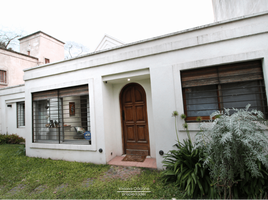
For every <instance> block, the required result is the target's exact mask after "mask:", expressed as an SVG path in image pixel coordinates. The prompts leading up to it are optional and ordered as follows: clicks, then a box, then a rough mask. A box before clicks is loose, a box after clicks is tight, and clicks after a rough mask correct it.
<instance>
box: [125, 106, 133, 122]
mask: <svg viewBox="0 0 268 200" xmlns="http://www.w3.org/2000/svg"><path fill="white" fill-rule="evenodd" d="M133 113H134V111H133V106H126V107H125V120H126V122H129V121H132V122H133V121H134V116H133Z"/></svg>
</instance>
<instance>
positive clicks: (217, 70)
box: [181, 60, 268, 122]
mask: <svg viewBox="0 0 268 200" xmlns="http://www.w3.org/2000/svg"><path fill="white" fill-rule="evenodd" d="M181 82H182V95H183V105H184V113H185V114H186V116H187V118H186V121H187V122H194V121H196V118H197V117H198V116H200V115H196V116H195V115H194V114H193V113H194V112H195V113H198V111H199V112H201V113H202V111H203V112H206V111H207V110H205V109H204V110H194V109H193V110H191V111H190V109H189V107H190V106H191V105H192V107H194V106H195V105H197V106H196V107H201V106H200V105H201V104H202V103H203V102H202V100H203V101H204V99H205V98H212V97H214V99H215V97H216V98H217V102H213V103H217V106H218V108H217V109H212V111H211V113H213V111H216V110H221V111H223V110H224V104H225V105H228V104H229V105H231V104H233V105H237V104H238V103H240V101H237V100H236V101H230V100H226V97H228V95H226V94H225V95H224V93H228V92H229V93H230V91H231V90H240V91H243V89H244V90H250V89H249V88H250V87H251V86H250V87H249V86H247V87H243V86H241V85H243V84H245V85H249V84H253V83H254V84H255V85H254V84H253V86H252V88H253V87H255V90H258V91H257V92H255V93H252V94H251V93H246V92H245V91H244V93H240V94H239V93H238V94H234V92H233V93H231V95H230V94H229V96H230V98H234V99H235V98H236V99H239V97H237V96H243V95H244V96H245V95H247V96H250V95H251V98H253V97H254V95H256V96H257V95H258V96H259V97H258V98H257V99H256V100H255V102H254V103H255V104H256V105H257V106H256V107H258V108H260V107H261V109H258V110H261V111H262V112H263V113H264V116H265V118H267V114H268V113H267V97H266V90H265V85H264V79H263V71H262V61H261V60H255V61H248V62H241V63H234V64H226V65H219V66H214V67H206V68H199V69H191V70H185V71H181ZM232 85H233V86H232ZM235 85H240V86H241V87H237V86H235ZM209 87H214V88H215V90H214V92H215V93H214V94H213V95H214V96H211V97H202V94H201V92H200V94H201V95H200V96H198V92H196V93H194V94H192V96H194V95H196V96H197V98H196V101H198V103H195V104H190V103H189V102H191V101H193V102H194V100H193V98H192V97H189V95H188V96H187V92H188V93H190V92H191V90H197V91H198V90H202V89H204V88H209ZM227 87H231V89H224V88H227ZM245 88H246V89H245ZM189 91H190V92H189ZM208 91H209V90H207V91H206V92H208ZM211 91H212V90H211ZM206 92H204V93H206ZM233 96H236V97H233ZM224 98H225V100H224ZM240 99H241V97H240ZM205 100H206V99H205ZM253 100H254V98H253V99H249V100H247V101H253ZM200 102H202V103H200ZM203 104H209V103H206V102H205V103H203ZM241 104H243V106H242V105H241V107H236V108H241V109H242V108H245V107H244V103H241ZM259 105H261V106H259ZM228 108H232V106H230V107H228ZM254 109H255V108H254ZM190 112H192V113H190ZM211 113H210V114H211ZM187 114H189V116H188V115H187ZM210 114H209V115H203V116H201V117H202V119H203V121H207V120H210Z"/></svg>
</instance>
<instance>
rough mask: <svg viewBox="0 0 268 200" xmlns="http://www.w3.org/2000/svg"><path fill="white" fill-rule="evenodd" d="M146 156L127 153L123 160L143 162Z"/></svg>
mask: <svg viewBox="0 0 268 200" xmlns="http://www.w3.org/2000/svg"><path fill="white" fill-rule="evenodd" d="M145 158H146V156H140V155H129V154H127V155H126V156H125V157H124V158H123V160H122V161H132V162H143V161H144V160H145Z"/></svg>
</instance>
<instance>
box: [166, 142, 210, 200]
mask: <svg viewBox="0 0 268 200" xmlns="http://www.w3.org/2000/svg"><path fill="white" fill-rule="evenodd" d="M174 147H176V148H177V149H176V150H171V151H169V152H168V153H167V154H165V155H164V161H163V164H164V167H166V170H164V171H163V172H162V174H161V175H162V178H163V181H164V183H169V182H175V183H176V185H177V186H179V187H180V189H183V190H184V191H185V196H186V195H187V196H188V197H190V198H197V197H203V196H204V195H209V197H212V198H213V194H214V193H215V192H214V191H213V187H210V184H211V179H210V177H209V171H208V168H207V167H204V166H203V157H202V156H203V153H202V150H200V149H198V148H195V149H194V148H193V145H192V143H191V140H189V139H187V140H184V141H183V143H180V142H178V143H177V144H175V145H174Z"/></svg>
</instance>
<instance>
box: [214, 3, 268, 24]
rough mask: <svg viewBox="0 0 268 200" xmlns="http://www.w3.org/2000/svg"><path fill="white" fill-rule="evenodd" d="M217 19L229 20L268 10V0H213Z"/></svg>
mask: <svg viewBox="0 0 268 200" xmlns="http://www.w3.org/2000/svg"><path fill="white" fill-rule="evenodd" d="M212 1H213V10H214V19H215V21H223V20H228V19H231V18H235V17H242V16H245V15H251V14H255V13H260V12H265V11H267V10H268V1H267V0H212Z"/></svg>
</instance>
